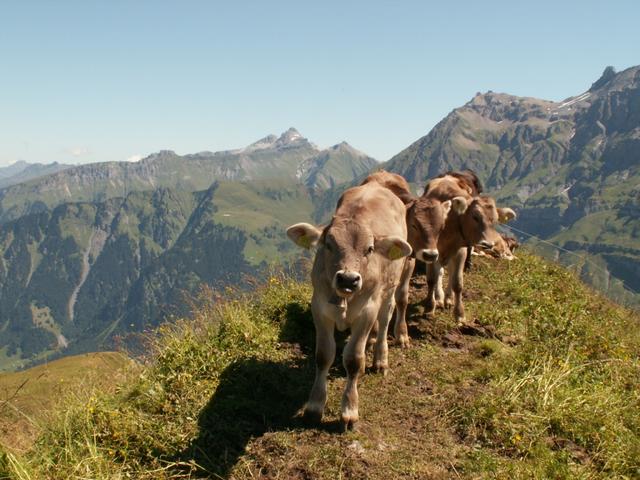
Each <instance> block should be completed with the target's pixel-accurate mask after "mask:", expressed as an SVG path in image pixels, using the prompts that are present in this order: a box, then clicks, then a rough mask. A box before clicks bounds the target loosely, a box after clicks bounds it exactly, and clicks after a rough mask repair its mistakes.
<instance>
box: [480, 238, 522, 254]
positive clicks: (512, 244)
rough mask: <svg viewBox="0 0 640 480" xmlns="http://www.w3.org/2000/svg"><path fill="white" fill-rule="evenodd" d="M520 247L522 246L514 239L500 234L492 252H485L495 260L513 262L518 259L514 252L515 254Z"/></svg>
mask: <svg viewBox="0 0 640 480" xmlns="http://www.w3.org/2000/svg"><path fill="white" fill-rule="evenodd" d="M519 245H520V244H519V243H518V241H517V240H516V239H515V238H514V237H508V236H506V235H502V234H499V235H498V236H497V238H496V242H495V244H494V245H493V247H492V248H491V249H490V250H485V253H487V254H488V255H491V256H492V257H494V258H499V259H503V260H513V259H514V258H516V257H514V255H513V252H515V250H516V248H518V246H519Z"/></svg>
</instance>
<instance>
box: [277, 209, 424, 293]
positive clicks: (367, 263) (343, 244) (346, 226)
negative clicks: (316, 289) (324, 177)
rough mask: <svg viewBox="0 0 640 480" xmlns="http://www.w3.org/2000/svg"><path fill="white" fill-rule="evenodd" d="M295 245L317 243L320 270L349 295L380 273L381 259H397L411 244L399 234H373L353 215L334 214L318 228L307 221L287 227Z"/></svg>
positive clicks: (336, 289) (340, 291)
mask: <svg viewBox="0 0 640 480" xmlns="http://www.w3.org/2000/svg"><path fill="white" fill-rule="evenodd" d="M287 236H288V237H289V238H290V239H291V240H292V241H293V242H294V243H295V244H297V245H298V246H301V247H304V248H311V247H313V246H316V245H317V246H318V250H317V252H316V262H318V261H319V263H317V265H320V268H321V270H322V271H321V274H322V275H323V276H324V277H325V280H326V281H327V282H328V283H329V284H330V285H331V288H332V290H334V293H335V294H337V295H338V296H339V297H343V298H349V297H351V296H352V295H353V294H355V293H356V292H358V291H359V290H361V289H362V287H363V286H364V285H366V284H367V282H368V281H375V279H376V278H375V277H376V275H378V274H379V272H380V268H381V264H380V260H381V259H383V260H399V259H401V258H403V257H406V256H407V255H410V254H411V246H410V245H409V244H408V243H407V242H406V241H404V240H403V239H402V238H400V237H395V236H388V237H380V238H376V237H375V236H374V235H373V234H372V232H371V231H370V230H369V229H368V228H367V227H365V226H363V225H362V224H360V223H358V222H357V221H355V220H353V219H339V220H336V219H335V218H334V219H333V220H332V221H331V223H330V224H329V225H328V226H326V227H325V228H324V230H320V229H319V228H317V227H314V226H313V225H309V224H308V223H297V224H295V225H292V226H291V227H289V228H288V229H287Z"/></svg>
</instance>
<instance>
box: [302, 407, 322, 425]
mask: <svg viewBox="0 0 640 480" xmlns="http://www.w3.org/2000/svg"><path fill="white" fill-rule="evenodd" d="M302 420H303V421H304V423H306V424H307V425H317V424H318V423H320V422H321V421H322V412H318V411H316V410H307V409H305V410H304V414H303V415H302Z"/></svg>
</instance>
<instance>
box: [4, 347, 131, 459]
mask: <svg viewBox="0 0 640 480" xmlns="http://www.w3.org/2000/svg"><path fill="white" fill-rule="evenodd" d="M129 364H130V361H129V360H128V359H127V357H126V356H125V355H123V354H120V353H116V352H101V353H89V354H84V355H75V356H70V357H65V358H62V359H60V360H55V361H53V362H49V363H46V364H43V365H39V366H37V367H33V368H31V369H28V370H25V371H21V372H14V373H0V444H4V445H7V446H10V447H12V448H13V449H18V450H24V449H26V448H28V447H29V446H30V445H31V443H32V442H33V441H34V439H35V437H36V436H37V435H38V434H39V433H40V432H41V425H42V424H43V423H45V424H46V422H47V421H48V419H49V414H50V412H51V411H52V410H54V409H55V408H56V407H58V406H59V405H60V404H64V403H63V401H64V399H66V398H68V397H73V396H74V395H77V394H78V391H85V392H90V391H91V390H92V389H93V388H96V387H101V388H104V389H105V390H109V389H110V388H111V387H112V386H113V385H114V378H117V376H118V374H119V372H120V371H122V369H123V368H124V367H125V366H127V365H129Z"/></svg>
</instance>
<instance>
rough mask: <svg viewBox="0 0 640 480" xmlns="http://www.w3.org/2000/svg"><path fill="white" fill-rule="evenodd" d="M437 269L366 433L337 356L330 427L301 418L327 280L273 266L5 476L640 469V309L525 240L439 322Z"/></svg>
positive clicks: (76, 410) (418, 294) (195, 320)
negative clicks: (351, 421) (341, 429)
mask: <svg viewBox="0 0 640 480" xmlns="http://www.w3.org/2000/svg"><path fill="white" fill-rule="evenodd" d="M423 281H424V279H423V278H419V277H418V278H417V279H416V281H415V282H414V285H413V291H412V306H411V309H410V319H409V320H410V322H409V323H410V330H411V335H412V345H411V348H409V349H408V350H401V349H400V348H397V347H392V348H391V350H390V366H391V372H390V373H389V375H388V376H387V377H386V378H384V377H382V376H379V375H375V374H372V373H367V374H366V375H365V376H364V378H363V380H362V382H361V384H360V395H361V400H360V401H361V424H360V428H359V430H358V431H357V432H349V433H346V434H340V433H338V432H337V426H338V424H337V420H338V418H339V402H340V394H341V392H342V389H343V386H344V381H345V378H344V372H343V369H342V367H341V366H340V357H339V356H338V359H337V361H336V364H335V366H334V368H333V369H332V371H331V372H330V383H329V385H330V387H329V388H330V392H329V404H328V408H327V412H326V416H325V418H324V421H323V423H322V424H321V425H320V426H315V427H308V426H305V425H303V423H302V421H301V420H300V418H299V414H300V410H301V408H302V406H303V404H304V401H305V400H306V396H307V394H308V391H309V388H310V386H311V382H312V379H313V353H312V352H313V337H314V334H313V325H312V320H311V316H310V312H309V299H310V294H311V290H310V287H309V286H308V284H307V283H297V282H295V281H293V280H290V279H287V278H286V277H284V276H279V275H275V276H272V277H271V278H270V279H269V280H268V281H267V282H266V284H265V285H264V286H262V287H260V288H258V289H257V291H256V292H255V293H254V294H252V295H251V296H250V297H247V296H240V295H239V294H234V293H233V292H225V295H224V296H225V298H231V297H233V299H230V300H226V301H224V302H220V301H219V300H220V299H219V298H217V297H215V295H212V294H211V293H208V294H205V295H203V297H202V300H203V301H202V304H201V306H200V307H198V308H196V309H195V310H194V313H193V315H192V317H191V318H189V319H184V320H182V321H180V322H178V323H177V324H176V325H172V326H166V327H163V328H162V329H161V330H160V331H159V332H158V335H157V336H156V337H153V339H152V343H153V350H154V355H153V358H152V359H151V360H149V362H148V365H147V366H146V367H144V368H143V369H142V370H141V371H137V372H131V373H130V374H129V376H128V378H127V379H126V380H125V381H123V382H121V383H120V384H119V385H118V387H117V389H116V391H115V393H113V391H111V393H109V392H101V391H100V390H97V391H96V390H94V391H92V392H88V393H87V394H86V395H85V396H84V398H83V396H82V395H80V394H76V395H75V396H74V400H73V401H71V402H69V403H68V404H67V406H65V407H59V408H60V409H59V410H58V412H57V414H56V415H55V418H53V419H50V420H48V421H47V422H43V424H42V425H41V427H40V430H39V435H38V438H37V440H35V442H34V443H33V445H32V447H31V449H30V450H28V451H26V452H25V451H21V452H18V451H16V449H15V448H12V445H5V446H4V447H3V453H0V478H9V479H36V478H51V479H58V478H59V479H67V478H78V479H79V478H96V479H103V478H104V479H106V478H109V479H112V478H143V479H144V478H149V479H151V478H154V479H156V478H203V477H209V478H235V479H249V478H273V479H276V478H278V479H292V478H295V479H298V478H299V479H307V478H327V479H329V478H331V479H333V478H380V479H383V478H384V479H389V478H416V479H418V478H442V479H450V478H540V479H543V478H584V479H586V478H589V479H599V478H602V479H604V478H620V479H623V478H638V477H639V476H640V417H638V415H637V412H638V411H639V408H640V358H639V354H638V352H640V330H639V329H638V326H639V325H638V323H639V319H638V318H637V316H634V314H633V313H630V312H629V311H626V310H624V309H622V308H620V307H618V306H616V305H613V304H611V303H610V302H609V301H607V300H606V299H604V298H603V297H602V296H600V295H598V294H595V293H594V292H593V291H591V290H590V289H589V288H587V287H585V286H584V285H583V284H582V283H581V282H580V281H578V280H577V279H576V278H575V277H574V276H573V275H572V274H571V273H568V272H567V271H565V270H563V269H562V268H560V267H558V266H555V265H552V264H549V263H547V262H545V261H543V260H540V259H538V258H537V257H534V256H531V255H529V254H527V253H526V252H525V253H521V254H520V255H519V259H518V260H517V261H514V262H510V263H509V262H493V261H483V260H479V261H477V262H476V265H475V267H474V271H473V272H472V274H470V275H469V276H468V277H467V282H466V283H467V285H468V288H467V295H466V297H467V298H466V302H467V306H468V319H469V324H468V325H466V326H464V327H458V326H456V325H455V324H454V323H453V321H452V320H451V316H450V315H449V312H439V313H438V315H437V317H436V318H435V319H434V320H426V319H424V318H423V316H422V309H421V307H420V304H419V301H420V300H421V299H422V298H423V296H424V292H423V288H422V285H421V282H423Z"/></svg>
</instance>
